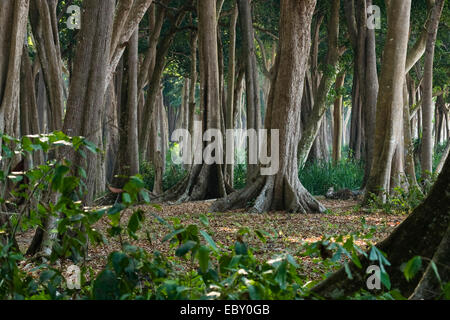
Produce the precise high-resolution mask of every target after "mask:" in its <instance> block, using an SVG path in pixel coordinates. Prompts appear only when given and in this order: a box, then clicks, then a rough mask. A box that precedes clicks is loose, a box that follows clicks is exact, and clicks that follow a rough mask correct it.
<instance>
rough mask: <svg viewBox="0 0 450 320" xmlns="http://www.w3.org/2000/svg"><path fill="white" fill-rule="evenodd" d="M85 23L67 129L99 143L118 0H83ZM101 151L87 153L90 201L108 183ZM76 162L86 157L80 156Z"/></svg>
mask: <svg viewBox="0 0 450 320" xmlns="http://www.w3.org/2000/svg"><path fill="white" fill-rule="evenodd" d="M83 6H84V10H83V15H82V21H83V23H82V26H81V30H80V33H79V42H78V44H77V49H76V50H77V51H76V56H75V60H74V70H73V75H72V81H71V83H70V90H69V97H68V100H67V113H66V118H65V121H64V132H65V133H67V134H68V135H71V136H85V137H86V138H87V139H89V140H90V141H92V142H93V143H94V144H96V145H100V144H101V125H99V124H101V115H102V114H103V110H102V109H103V105H104V103H103V102H104V101H103V98H104V92H105V91H104V88H105V87H106V81H107V80H106V78H107V69H108V66H109V63H108V62H109V57H110V45H111V35H112V29H113V18H114V9H115V1H114V0H105V1H97V0H85V1H83ZM99 157H100V155H97V154H92V153H89V154H88V155H87V159H86V163H87V164H88V167H87V179H86V180H87V181H86V185H87V190H88V193H87V195H86V199H85V200H86V201H87V202H88V203H89V202H91V201H92V200H93V199H94V197H95V195H96V194H98V192H100V191H102V190H103V188H104V187H105V186H104V185H99V181H98V180H97V178H98V174H99V170H98V168H99V166H100V160H101V159H100V158H99ZM75 163H76V164H78V165H83V164H84V163H83V159H82V158H81V157H79V156H77V157H76V162H75Z"/></svg>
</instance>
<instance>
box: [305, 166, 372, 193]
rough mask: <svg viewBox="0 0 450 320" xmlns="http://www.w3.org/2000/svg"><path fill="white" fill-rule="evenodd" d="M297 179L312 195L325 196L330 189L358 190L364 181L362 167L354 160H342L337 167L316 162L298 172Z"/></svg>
mask: <svg viewBox="0 0 450 320" xmlns="http://www.w3.org/2000/svg"><path fill="white" fill-rule="evenodd" d="M299 178H300V181H301V182H302V184H303V186H304V187H305V188H306V189H307V190H308V191H309V192H311V193H312V194H313V195H325V194H326V193H327V191H328V189H329V188H331V187H333V188H334V189H335V190H341V189H350V190H358V189H360V188H361V185H362V182H363V179H364V165H363V163H362V162H357V161H354V160H342V161H340V162H339V163H338V164H337V165H334V164H333V163H332V162H326V161H318V162H314V163H308V164H306V165H305V167H304V168H303V170H299Z"/></svg>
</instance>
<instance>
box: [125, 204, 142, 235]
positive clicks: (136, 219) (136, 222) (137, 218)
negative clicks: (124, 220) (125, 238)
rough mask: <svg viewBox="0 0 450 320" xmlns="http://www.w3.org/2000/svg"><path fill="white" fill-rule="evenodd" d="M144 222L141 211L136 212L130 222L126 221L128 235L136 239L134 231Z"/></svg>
mask: <svg viewBox="0 0 450 320" xmlns="http://www.w3.org/2000/svg"><path fill="white" fill-rule="evenodd" d="M143 220H144V213H143V212H142V211H141V210H137V211H136V212H135V213H133V215H132V216H131V218H130V220H129V221H128V226H127V229H128V234H129V235H130V236H131V237H132V238H135V239H136V235H135V234H136V231H138V229H139V228H140V226H141V222H142V221H143Z"/></svg>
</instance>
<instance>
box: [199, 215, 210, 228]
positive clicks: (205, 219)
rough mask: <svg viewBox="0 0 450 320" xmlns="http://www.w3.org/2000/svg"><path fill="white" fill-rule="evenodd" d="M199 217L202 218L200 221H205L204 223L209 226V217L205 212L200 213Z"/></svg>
mask: <svg viewBox="0 0 450 320" xmlns="http://www.w3.org/2000/svg"><path fill="white" fill-rule="evenodd" d="M199 219H200V222H201V223H203V225H204V226H205V227H207V226H209V221H208V218H207V217H206V216H205V215H204V214H202V215H200V218H199Z"/></svg>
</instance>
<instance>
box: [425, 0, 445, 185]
mask: <svg viewBox="0 0 450 320" xmlns="http://www.w3.org/2000/svg"><path fill="white" fill-rule="evenodd" d="M444 2H445V1H444V0H436V3H435V6H434V8H433V11H432V14H431V21H430V25H429V26H428V38H427V47H426V52H425V66H424V73H423V77H424V79H423V84H422V85H423V104H422V116H423V118H422V126H423V132H422V154H421V167H422V179H423V180H424V182H425V183H426V182H427V181H429V180H430V179H431V174H432V173H433V115H434V110H433V100H432V99H433V63H434V48H435V45H436V37H437V32H438V28H439V20H440V18H441V14H442V10H443V8H444Z"/></svg>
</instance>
